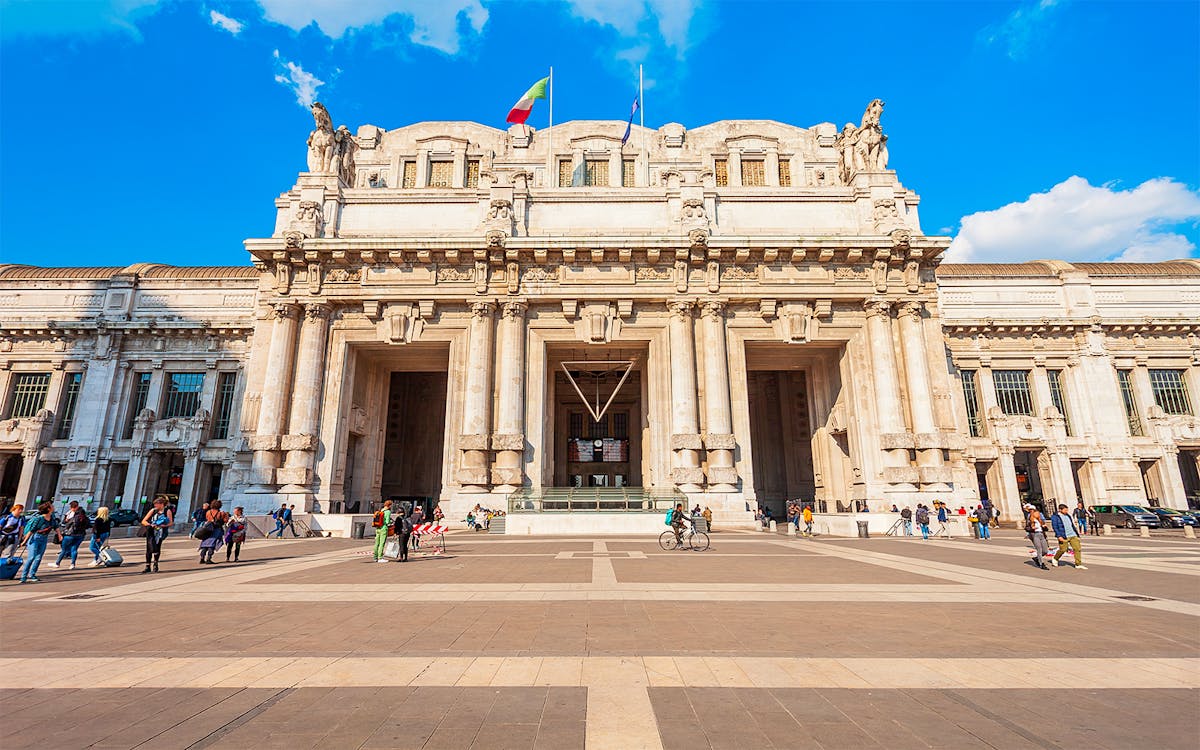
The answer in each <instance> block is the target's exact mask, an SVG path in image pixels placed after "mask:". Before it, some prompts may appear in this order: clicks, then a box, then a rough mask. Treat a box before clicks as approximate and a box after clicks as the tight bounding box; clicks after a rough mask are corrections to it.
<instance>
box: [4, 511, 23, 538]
mask: <svg viewBox="0 0 1200 750" xmlns="http://www.w3.org/2000/svg"><path fill="white" fill-rule="evenodd" d="M20 530H21V519H20V518H18V517H17V516H14V515H13V514H12V513H9V514H8V515H7V516H5V517H4V521H3V525H0V533H2V534H16V533H18V532H19V531H20Z"/></svg>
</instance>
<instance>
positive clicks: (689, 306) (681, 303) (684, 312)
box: [667, 299, 696, 320]
mask: <svg viewBox="0 0 1200 750" xmlns="http://www.w3.org/2000/svg"><path fill="white" fill-rule="evenodd" d="M695 307H696V303H695V301H694V300H690V299H672V300H667V310H668V311H669V312H670V313H671V317H673V318H678V319H680V320H687V319H688V318H690V317H692V310H693V309H694V308H695Z"/></svg>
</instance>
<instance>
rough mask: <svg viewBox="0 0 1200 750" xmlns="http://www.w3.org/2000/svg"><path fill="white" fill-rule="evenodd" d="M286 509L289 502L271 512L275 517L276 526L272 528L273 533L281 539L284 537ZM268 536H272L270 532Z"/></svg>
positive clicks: (272, 516)
mask: <svg viewBox="0 0 1200 750" xmlns="http://www.w3.org/2000/svg"><path fill="white" fill-rule="evenodd" d="M286 510H287V504H286V503H284V504H283V505H280V506H279V508H277V509H276V510H275V512H274V513H272V514H271V518H274V519H275V528H274V529H271V534H274V535H275V536H276V537H277V538H279V539H283V514H284V512H285V511H286ZM267 536H270V534H268V535H267Z"/></svg>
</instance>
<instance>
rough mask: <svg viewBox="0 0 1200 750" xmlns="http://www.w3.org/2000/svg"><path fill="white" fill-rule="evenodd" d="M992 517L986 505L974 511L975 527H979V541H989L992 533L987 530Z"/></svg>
mask: <svg viewBox="0 0 1200 750" xmlns="http://www.w3.org/2000/svg"><path fill="white" fill-rule="evenodd" d="M991 520H992V515H991V511H989V510H988V507H987V506H986V505H980V506H979V507H978V508H976V509H975V525H976V526H978V527H979V538H980V540H987V541H991V539H992V532H991V531H989V530H988V524H989V523H991Z"/></svg>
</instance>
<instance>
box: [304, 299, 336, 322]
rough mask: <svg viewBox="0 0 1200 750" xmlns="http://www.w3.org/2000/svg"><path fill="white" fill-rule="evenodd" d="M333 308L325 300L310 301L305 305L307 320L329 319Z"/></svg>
mask: <svg viewBox="0 0 1200 750" xmlns="http://www.w3.org/2000/svg"><path fill="white" fill-rule="evenodd" d="M331 311H332V309H331V308H330V307H329V305H326V304H325V303H323V302H309V303H308V304H306V305H305V306H304V317H305V319H306V320H328V319H329V314H330V312H331Z"/></svg>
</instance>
